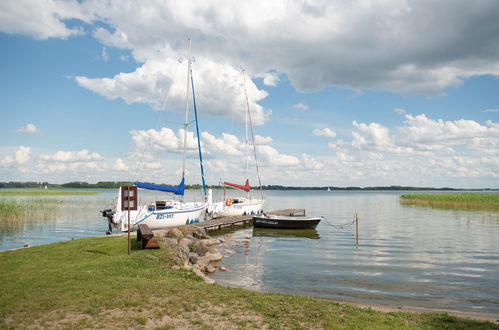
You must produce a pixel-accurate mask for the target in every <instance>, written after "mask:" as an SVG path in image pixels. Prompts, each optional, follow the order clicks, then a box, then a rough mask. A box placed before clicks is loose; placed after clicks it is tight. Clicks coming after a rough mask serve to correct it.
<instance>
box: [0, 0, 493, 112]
mask: <svg viewBox="0 0 499 330" xmlns="http://www.w3.org/2000/svg"><path fill="white" fill-rule="evenodd" d="M0 8H1V10H0V13H1V15H2V16H0V22H1V23H0V30H1V31H4V32H7V33H23V34H27V35H30V36H33V37H35V38H39V39H44V38H49V37H59V38H66V37H68V36H71V35H76V34H80V33H83V31H82V28H81V27H68V25H66V23H65V22H66V20H71V19H73V21H74V20H80V21H84V22H87V23H91V22H95V23H96V24H95V26H97V25H99V26H98V27H94V28H95V31H94V36H95V37H96V38H97V39H98V40H99V41H100V42H101V43H103V44H104V45H105V46H108V47H119V48H123V49H129V50H131V53H132V56H133V57H134V59H135V60H136V61H137V62H139V63H143V67H141V68H142V70H141V68H139V69H137V71H135V72H134V73H133V75H132V76H131V77H127V79H124V78H123V77H121V76H119V75H117V76H115V77H113V78H109V79H111V80H116V82H115V84H116V87H120V86H118V85H120V84H121V85H122V86H121V88H122V89H123V88H124V89H126V90H128V91H130V92H133V93H132V95H134V96H133V97H127V94H126V93H124V92H123V91H122V90H121V93H118V92H119V91H120V90H119V89H118V90H110V89H109V87H110V86H108V85H112V84H113V83H110V82H105V81H98V80H93V81H92V82H91V81H89V80H86V81H84V80H83V78H81V79H80V80H79V83H80V84H81V85H82V86H85V87H87V88H90V89H92V90H94V91H97V92H99V93H102V94H103V95H105V96H106V97H111V96H114V97H121V98H124V99H130V98H132V99H133V102H144V103H148V104H156V102H157V98H158V95H155V94H154V93H153V92H152V91H151V90H150V89H149V87H150V85H149V83H150V80H153V81H154V80H155V78H158V74H160V73H161V68H158V67H155V68H154V70H152V71H151V72H150V73H149V76H147V75H145V76H143V74H144V71H145V70H144V68H146V67H148V66H150V63H151V62H154V61H158V60H159V59H161V60H171V61H176V59H177V58H179V56H178V55H179V54H181V53H184V49H185V37H186V36H191V37H192V39H193V45H194V54H196V57H197V58H198V59H204V60H206V61H207V62H213V63H218V64H219V65H222V66H225V67H226V68H220V67H219V68H213V70H212V71H213V75H210V76H209V78H212V79H208V77H202V78H201V77H198V79H199V80H200V81H204V82H206V83H207V84H211V83H213V84H214V85H215V86H217V85H218V84H220V85H221V86H222V85H224V87H225V88H227V85H228V84H227V83H232V80H233V79H231V78H230V77H229V79H227V78H228V77H225V74H226V73H227V72H228V71H229V69H228V68H230V70H235V68H238V67H239V66H240V65H244V66H245V67H247V68H248V72H253V77H264V84H267V85H270V86H272V85H274V84H276V83H277V76H278V74H277V73H279V74H285V75H286V77H287V78H288V79H289V80H290V82H291V83H292V84H293V86H294V87H295V88H297V89H298V90H299V91H311V90H320V89H323V88H324V87H326V86H340V87H344V88H350V89H352V90H355V91H359V90H360V91H361V90H362V89H374V90H379V89H383V90H389V91H393V92H399V93H408V94H418V93H423V94H441V93H443V91H444V90H445V89H446V88H448V87H452V86H457V85H459V84H461V83H462V81H463V79H465V78H467V77H471V76H477V75H493V76H499V56H498V55H499V50H498V48H497V47H496V46H495V45H497V35H498V34H499V27H498V25H497V21H499V17H498V14H497V13H499V3H498V2H496V1H482V2H480V3H471V2H469V1H465V0H461V1H451V2H449V1H437V2H427V1H418V2H407V1H380V2H379V1H378V2H366V1H362V0H357V1H346V2H345V1H314V2H302V1H293V0H292V1H284V0H281V1H273V2H271V3H269V2H268V1H265V0H256V1H253V2H251V3H240V2H232V1H215V0H209V1H205V2H203V3H202V4H201V3H198V2H178V1H173V0H167V1H154V0H151V1H149V2H148V3H147V10H146V5H144V3H143V2H137V1H132V0H121V1H87V2H81V3H80V2H77V1H70V0H67V1H53V0H41V1H37V2H32V1H27V0H19V1H3V2H2V3H1V7H0ZM428 13H431V15H429V14H428ZM421 22H424V24H422V23H421ZM442 22H445V26H444V27H443V26H442ZM101 23H105V24H101ZM72 26H74V25H72ZM359 45H363V47H360V48H359ZM236 71H237V70H236ZM195 72H198V73H197V74H198V75H199V72H200V71H195ZM160 75H162V74H160ZM141 78H143V79H141ZM169 78H170V79H171V77H169ZM87 79H88V78H87ZM102 79H104V78H102ZM124 80H125V81H124ZM172 80H176V79H172ZM140 86H141V87H142V89H143V90H142V92H141V88H140ZM99 87H107V88H104V89H103V90H102V91H101V90H100V89H99ZM229 88H230V87H229ZM218 89H219V88H215V91H212V92H211V93H212V95H214V96H215V97H214V98H215V99H218V98H220V97H222V99H223V93H221V92H220V90H218ZM151 94H152V95H151ZM232 96H234V94H233V93H230V94H229V98H231V97H232ZM162 97H165V96H164V95H163V96H162ZM162 97H160V99H162ZM205 98H206V101H208V100H209V96H208V95H205ZM259 100H261V98H260V99H258V98H255V99H253V100H252V102H258V101H259ZM127 102H129V101H127ZM231 102H232V101H229V102H228V101H227V100H224V99H223V100H222V101H214V103H216V104H223V105H230V104H232V103H231ZM200 104H201V102H200ZM208 108H210V110H209V112H210V113H212V114H215V115H222V114H221V113H219V112H217V110H216V108H215V107H214V106H212V105H210V106H209V107H208ZM227 109H230V108H227ZM219 111H221V110H219ZM228 111H229V115H231V114H232V115H233V114H234V113H233V112H232V111H233V110H232V109H230V110H228ZM261 119H264V116H263V117H262V118H261Z"/></svg>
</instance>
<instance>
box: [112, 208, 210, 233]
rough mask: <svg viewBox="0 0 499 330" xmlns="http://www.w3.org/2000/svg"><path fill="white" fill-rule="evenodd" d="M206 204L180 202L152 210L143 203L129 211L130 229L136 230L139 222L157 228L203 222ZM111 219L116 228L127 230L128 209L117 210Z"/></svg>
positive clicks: (153, 228)
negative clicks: (137, 208)
mask: <svg viewBox="0 0 499 330" xmlns="http://www.w3.org/2000/svg"><path fill="white" fill-rule="evenodd" d="M207 206H208V203H182V205H181V206H180V205H179V207H175V206H173V207H171V208H169V209H166V210H155V211H152V210H150V209H149V207H148V205H143V206H142V207H140V208H139V210H137V211H130V224H131V226H130V230H132V231H134V230H136V229H137V225H138V224H139V223H143V224H146V225H148V226H149V228H151V229H152V230H158V229H168V228H173V227H178V226H183V225H188V224H193V223H199V222H203V221H205V220H206V207H207ZM113 220H114V221H113V222H114V224H115V225H116V228H117V229H118V230H120V231H128V211H117V212H116V214H115V215H114V219H113Z"/></svg>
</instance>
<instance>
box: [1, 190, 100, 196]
mask: <svg viewBox="0 0 499 330" xmlns="http://www.w3.org/2000/svg"><path fill="white" fill-rule="evenodd" d="M97 194H98V192H97V191H81V190H0V196H68V195H97Z"/></svg>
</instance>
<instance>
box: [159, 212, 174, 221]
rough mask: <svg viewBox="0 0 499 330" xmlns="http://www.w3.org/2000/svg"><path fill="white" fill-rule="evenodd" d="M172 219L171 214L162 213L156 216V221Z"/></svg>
mask: <svg viewBox="0 0 499 330" xmlns="http://www.w3.org/2000/svg"><path fill="white" fill-rule="evenodd" d="M170 218H173V213H163V214H158V215H156V220H162V219H170Z"/></svg>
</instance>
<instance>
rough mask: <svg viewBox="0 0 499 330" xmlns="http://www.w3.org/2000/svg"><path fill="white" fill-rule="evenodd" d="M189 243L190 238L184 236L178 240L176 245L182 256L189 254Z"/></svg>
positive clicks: (190, 241)
mask: <svg viewBox="0 0 499 330" xmlns="http://www.w3.org/2000/svg"><path fill="white" fill-rule="evenodd" d="M191 243H192V240H190V239H188V238H185V237H183V238H181V239H180V241H179V242H178V247H179V249H180V251H181V252H182V255H183V256H184V257H187V256H189V252H191V249H190V245H191Z"/></svg>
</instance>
